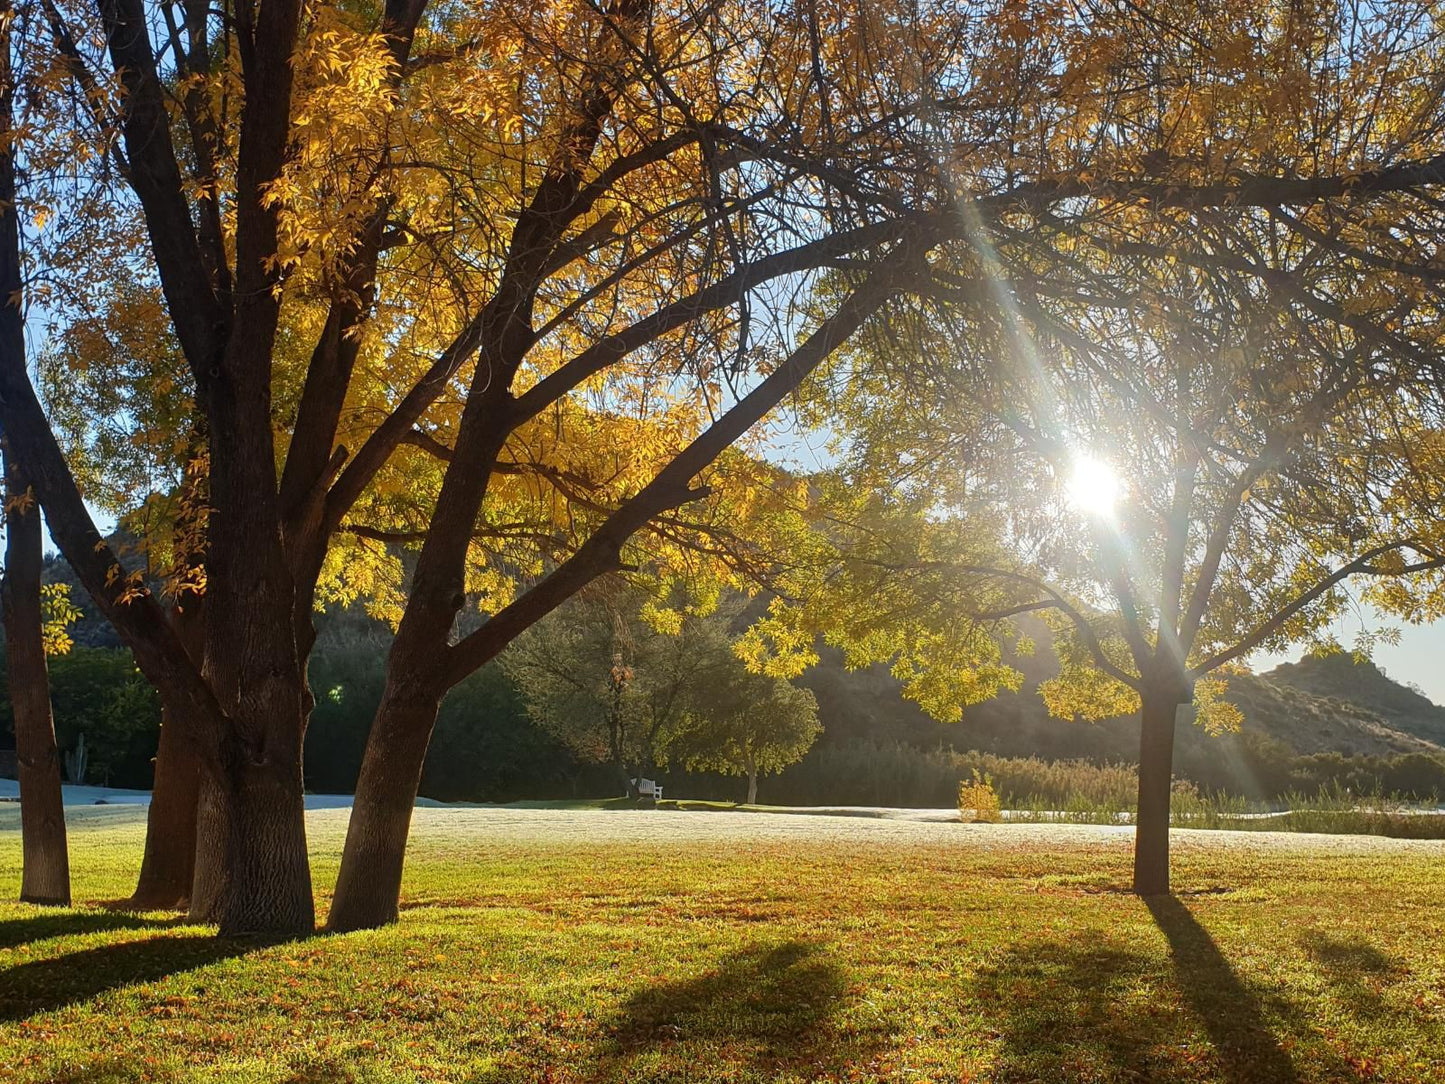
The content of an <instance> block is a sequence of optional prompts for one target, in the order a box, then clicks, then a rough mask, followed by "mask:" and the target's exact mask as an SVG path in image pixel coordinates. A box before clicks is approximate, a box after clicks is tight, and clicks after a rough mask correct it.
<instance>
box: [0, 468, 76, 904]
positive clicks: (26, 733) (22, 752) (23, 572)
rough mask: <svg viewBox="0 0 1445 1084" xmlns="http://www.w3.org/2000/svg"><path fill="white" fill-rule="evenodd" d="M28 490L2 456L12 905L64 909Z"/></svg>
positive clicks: (58, 800) (55, 761)
mask: <svg viewBox="0 0 1445 1084" xmlns="http://www.w3.org/2000/svg"><path fill="white" fill-rule="evenodd" d="M29 489H30V487H29V485H27V484H26V482H25V479H24V477H23V476H22V475H21V474H20V471H19V469H18V468H17V467H16V465H15V464H14V463H13V462H12V461H11V459H10V456H9V455H8V454H7V455H6V457H5V490H6V507H7V512H6V517H5V520H6V534H5V583H4V589H3V595H4V613H5V658H6V662H7V664H8V666H9V670H10V704H11V708H12V710H13V712H14V716H15V759H16V762H17V764H18V767H19V772H18V775H19V777H20V846H21V853H22V866H21V874H20V898H21V900H23V901H24V902H26V903H45V904H56V905H59V906H61V907H67V906H69V905H70V857H69V854H68V853H67V851H66V846H65V803H64V801H63V799H62V796H61V791H60V752H59V750H58V749H57V748H56V745H55V724H54V721H53V720H52V718H51V715H50V677H49V674H48V672H47V670H46V666H45V646H44V642H43V640H42V637H41V621H42V616H41V612H40V573H41V568H42V563H43V559H42V552H41V542H40V505H38V504H37V503H35V500H34V498H33V497H32V496H31V495H30V492H29Z"/></svg>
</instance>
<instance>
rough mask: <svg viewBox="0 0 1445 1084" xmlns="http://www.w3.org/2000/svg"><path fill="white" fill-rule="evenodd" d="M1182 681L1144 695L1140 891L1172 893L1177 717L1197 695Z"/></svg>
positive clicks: (1137, 848) (1137, 856) (1157, 684)
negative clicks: (1181, 707) (1171, 818)
mask: <svg viewBox="0 0 1445 1084" xmlns="http://www.w3.org/2000/svg"><path fill="white" fill-rule="evenodd" d="M1185 688H1186V686H1185V684H1184V682H1183V681H1182V680H1181V679H1176V680H1155V681H1146V682H1145V683H1144V688H1143V690H1142V691H1141V693H1140V712H1139V811H1138V814H1137V818H1136V820H1135V831H1134V891H1135V892H1137V893H1138V894H1139V895H1141V896H1155V895H1161V894H1163V893H1166V892H1168V891H1169V794H1170V789H1171V785H1172V783H1173V774H1174V729H1175V716H1176V714H1177V712H1178V709H1179V705H1180V704H1187V703H1189V702H1190V700H1191V699H1192V695H1191V694H1190V693H1189V692H1187V691H1185Z"/></svg>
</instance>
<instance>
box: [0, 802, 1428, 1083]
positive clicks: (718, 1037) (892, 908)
mask: <svg viewBox="0 0 1445 1084" xmlns="http://www.w3.org/2000/svg"><path fill="white" fill-rule="evenodd" d="M649 815H651V814H646V813H626V814H615V813H605V812H601V811H594V812H591V813H567V812H560V811H552V812H537V813H531V814H527V816H530V817H531V818H532V819H533V821H536V820H537V819H538V818H552V819H553V820H552V821H550V822H547V823H557V824H567V823H570V822H568V821H567V818H577V817H591V818H592V819H593V820H594V821H596V820H605V819H607V818H612V822H613V823H615V824H618V825H620V826H621V829H620V830H619V831H618V832H616V833H613V834H612V836H611V837H610V838H606V839H598V838H597V837H595V836H589V835H588V834H587V832H586V831H585V830H581V831H571V830H570V829H569V831H567V832H557V833H554V834H551V835H549V834H547V833H545V832H543V833H541V834H538V833H536V832H533V833H531V834H520V835H519V834H516V833H514V832H511V831H509V830H508V828H507V825H506V824H505V823H504V824H501V825H497V824H495V823H494V821H495V818H497V816H498V815H497V814H495V813H491V814H488V813H486V812H485V811H466V815H465V816H463V815H462V813H461V812H460V811H453V810H430V809H428V810H420V811H418V814H417V818H416V832H415V837H414V846H413V850H412V855H411V860H410V865H409V868H408V880H407V895H406V899H405V901H404V907H405V910H404V913H403V916H402V921H401V923H400V925H398V926H396V927H395V928H392V929H388V930H382V931H378V932H369V933H361V934H352V935H347V936H341V937H324V936H323V937H317V938H315V939H312V940H309V941H304V942H297V943H290V944H279V945H256V944H250V943H244V942H226V941H218V940H216V939H215V938H212V937H210V936H208V935H207V932H206V931H205V930H203V929H197V928H194V927H187V926H183V925H180V924H178V923H177V922H176V920H175V919H174V917H172V916H168V915H159V914H156V915H133V914H125V913H117V912H111V911H107V910H105V909H103V908H102V907H101V906H99V905H98V901H103V900H107V899H114V898H116V897H119V896H123V895H125V894H126V893H127V892H129V890H130V888H131V886H132V881H133V877H134V872H135V869H136V867H137V864H138V862H139V857H140V846H141V841H142V833H143V827H144V826H143V820H142V818H143V816H144V813H143V811H141V810H137V809H123V808H116V807H111V808H100V809H95V810H82V811H79V813H78V814H77V816H75V817H74V818H73V822H74V826H73V828H72V838H71V854H72V866H73V868H74V871H75V887H76V896H77V898H78V899H79V900H82V901H86V902H85V904H84V905H83V906H81V907H78V908H76V909H75V910H71V911H60V912H57V911H41V910H39V909H35V908H30V907H22V906H20V905H17V904H10V903H5V904H3V905H0V1021H3V1022H0V1067H3V1068H0V1079H4V1080H6V1081H17V1082H20V1081H72V1082H82V1081H84V1082H87V1084H100V1082H104V1081H138V1080H156V1081H170V1080H178V1081H181V1080H184V1081H189V1080H218V1081H219V1080H225V1081H230V1080H235V1081H278V1082H279V1081H288V1082H293V1084H301V1082H340V1081H407V1082H412V1081H431V1080H438V1081H457V1082H463V1081H470V1082H474V1084H503V1082H509V1081H537V1082H543V1081H547V1082H553V1084H562V1082H571V1081H589V1082H590V1081H631V1082H636V1081H677V1082H684V1081H686V1082H690V1084H702V1082H705V1081H762V1080H768V1081H814V1080H849V1081H878V1080H887V1081H900V1082H901V1081H907V1082H911V1084H920V1082H923V1081H951V1082H959V1081H1041V1082H1045V1081H1046V1082H1058V1081H1216V1080H1217V1081H1259V1082H1261V1084H1265V1082H1268V1084H1289V1082H1311V1081H1359V1080H1380V1081H1421V1082H1431V1084H1439V1082H1441V1081H1445V877H1442V873H1445V847H1442V845H1440V844H1431V843H1415V844H1409V843H1394V842H1391V843H1385V844H1381V845H1380V846H1379V847H1378V848H1377V849H1375V850H1371V851H1362V852H1359V853H1351V854H1336V853H1333V852H1331V851H1330V850H1329V849H1328V848H1327V847H1325V846H1321V845H1320V844H1319V843H1316V844H1314V845H1313V846H1311V847H1307V848H1300V847H1294V846H1291V845H1290V844H1288V843H1286V844H1284V845H1278V842H1279V841H1278V837H1264V836H1258V835H1255V834H1250V835H1249V836H1248V837H1247V840H1248V842H1246V843H1245V844H1231V845H1214V843H1212V842H1209V841H1208V840H1205V838H1204V837H1202V836H1199V837H1196V841H1195V842H1194V843H1192V844H1189V845H1181V846H1180V847H1179V848H1178V853H1177V863H1176V870H1177V874H1176V888H1177V890H1178V893H1179V894H1178V896H1177V897H1172V898H1169V899H1166V900H1161V901H1156V902H1153V903H1150V904H1146V903H1144V902H1142V901H1140V900H1138V899H1136V898H1134V897H1132V896H1130V895H1128V894H1127V893H1125V892H1123V891H1121V888H1122V886H1123V885H1125V884H1126V883H1127V875H1128V866H1129V851H1128V843H1127V836H1126V835H1125V834H1118V833H1116V834H1114V835H1112V836H1110V837H1107V838H1106V841H1105V842H1104V843H1103V844H1100V842H1099V837H1098V835H1097V833H1098V832H1101V831H1106V830H1103V829H1079V828H1068V827H1059V828H1040V829H1039V830H1038V831H1037V832H1035V833H1034V834H1032V835H1028V836H1020V835H1018V834H1017V833H1019V832H1020V831H1021V830H1019V829H1014V830H1012V831H1013V832H1014V833H1015V834H1014V835H1005V834H997V833H998V832H999V831H1000V830H999V829H996V828H995V827H994V826H968V825H908V824H903V825H898V824H894V823H892V822H886V821H870V820H856V819H849V820H846V821H839V822H838V823H840V824H845V825H848V826H851V827H849V828H848V829H847V830H841V829H840V830H832V829H831V828H830V829H829V830H822V829H821V828H812V827H795V828H790V829H789V830H790V832H791V834H782V829H781V828H777V829H775V830H774V831H772V832H769V831H766V830H765V831H762V832H761V833H760V834H759V835H758V836H757V837H756V838H751V837H749V836H747V835H746V834H745V833H744V834H739V832H737V831H735V830H731V829H730V830H729V832H728V834H726V835H724V836H720V837H718V838H716V839H709V838H706V835H705V831H706V830H700V829H698V828H697V827H696V826H697V825H699V824H701V825H723V824H731V823H733V821H732V818H741V817H744V816H746V815H744V814H726V813H717V814H682V813H675V814H655V815H653V816H665V817H671V818H673V820H674V821H683V820H685V821H686V822H687V823H688V824H689V825H690V826H692V827H690V828H689V829H688V832H689V834H688V835H687V836H686V837H683V838H669V835H668V832H667V831H650V830H646V829H642V830H636V831H634V826H635V825H639V824H641V825H645V824H647V823H649V822H646V821H644V820H639V819H637V818H645V817H647V816H649ZM345 816H346V814H345V811H341V810H329V811H321V812H317V813H313V814H312V815H311V821H310V824H311V838H312V845H313V854H314V858H315V870H316V874H317V881H318V887H319V889H320V890H321V892H322V893H323V899H322V901H321V903H322V907H323V909H324V907H325V902H326V901H325V899H324V894H325V893H326V892H329V890H330V886H331V883H332V881H333V880H334V878H335V875H336V866H337V858H338V855H339V852H340V848H341V841H342V834H343V831H344V826H345ZM489 818H490V819H489ZM619 818H632V819H630V820H627V819H619ZM752 820H753V821H754V822H757V823H759V824H775V825H789V826H791V825H793V823H794V822H793V821H792V819H791V818H783V817H756V818H752ZM824 820H825V818H809V819H808V821H807V822H802V821H799V822H798V823H799V824H806V825H811V826H821V824H822V822H823V821H824ZM16 822H17V816H16V812H15V811H14V810H13V809H11V810H4V811H0V896H3V898H6V899H9V898H13V896H14V894H15V893H16V891H17V890H18V881H19V860H20V845H19V833H18V831H16V830H15V826H16ZM652 823H657V824H663V823H671V822H663V821H656V822H652ZM478 826H480V827H478ZM584 828H585V825H584ZM1004 831H1005V832H1006V831H1008V830H1004ZM950 833H952V834H950ZM990 833H995V834H992V835H991V834H990ZM1071 833H1073V835H1072V836H1071ZM1089 833H1094V834H1092V835H1091V834H1089ZM1178 835H1187V833H1179V834H1178ZM1212 838H1213V839H1216V840H1217V839H1220V838H1225V837H1212ZM1242 838H1243V837H1242ZM1086 843H1087V845H1085V844H1086Z"/></svg>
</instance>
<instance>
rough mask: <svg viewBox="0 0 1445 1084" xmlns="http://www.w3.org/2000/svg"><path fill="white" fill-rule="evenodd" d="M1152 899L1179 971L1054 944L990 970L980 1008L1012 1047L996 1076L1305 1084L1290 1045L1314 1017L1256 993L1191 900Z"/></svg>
mask: <svg viewBox="0 0 1445 1084" xmlns="http://www.w3.org/2000/svg"><path fill="white" fill-rule="evenodd" d="M1146 902H1147V906H1148V908H1149V911H1150V914H1151V915H1152V916H1153V919H1154V921H1155V923H1156V924H1157V925H1158V927H1159V929H1160V931H1161V932H1162V933H1163V934H1164V937H1165V939H1166V940H1167V942H1168V946H1169V957H1170V959H1169V962H1168V963H1164V962H1161V960H1160V958H1159V954H1158V952H1157V951H1152V952H1151V951H1147V950H1138V951H1136V950H1135V949H1134V948H1133V947H1132V946H1128V945H1120V944H1104V945H1099V944H1093V945H1089V944H1083V943H1078V942H1059V941H1043V942H1031V943H1026V944H1020V945H1016V946H1013V947H1011V948H1010V949H1009V950H1008V951H1007V952H1005V953H1004V954H1002V955H1001V956H997V957H994V958H992V959H991V960H989V962H988V963H987V965H986V966H985V967H983V968H981V969H980V971H979V973H978V976H977V978H976V981H975V984H974V987H973V991H972V994H971V1001H972V1002H973V1003H974V1004H973V1008H975V1009H976V1010H977V1011H978V1012H979V1014H980V1016H981V1017H982V1018H983V1020H984V1021H985V1022H986V1023H987V1024H988V1025H990V1026H991V1028H992V1030H993V1031H994V1033H995V1034H996V1035H997V1036H998V1038H999V1040H1000V1045H999V1046H998V1047H997V1048H996V1061H995V1064H994V1066H993V1068H992V1070H991V1072H990V1075H989V1077H988V1079H990V1080H991V1081H996V1082H998V1084H1005V1082H1009V1084H1013V1082H1021V1081H1041V1080H1047V1081H1051V1082H1053V1081H1057V1082H1059V1084H1064V1082H1071V1081H1072V1082H1079V1081H1098V1080H1147V1081H1151V1082H1157V1084H1168V1082H1176V1081H1177V1082H1182V1081H1197V1080H1199V1079H1201V1077H1207V1078H1208V1079H1210V1080H1219V1081H1228V1082H1230V1084H1299V1082H1300V1080H1301V1077H1300V1073H1299V1071H1298V1070H1297V1069H1296V1067H1295V1065H1294V1062H1293V1060H1292V1058H1291V1056H1290V1054H1289V1051H1288V1050H1287V1048H1286V1047H1287V1045H1288V1044H1290V1043H1292V1042H1293V1041H1294V1040H1295V1039H1297V1038H1302V1037H1304V1036H1306V1035H1307V1034H1308V1033H1309V1031H1310V1028H1309V1023H1308V1021H1307V1020H1304V1019H1302V1017H1301V1014H1300V1012H1299V1011H1298V1010H1296V1009H1294V1008H1293V1007H1291V1006H1290V1005H1289V1004H1288V1003H1286V1002H1285V1001H1283V1000H1282V999H1279V998H1273V997H1272V998H1270V999H1268V1001H1265V1000H1264V999H1262V998H1261V997H1260V996H1259V995H1258V994H1257V993H1256V992H1255V991H1253V990H1251V989H1250V987H1249V986H1248V985H1247V984H1246V983H1245V982H1244V981H1243V980H1242V979H1241V978H1240V976H1239V975H1238V974H1237V973H1236V972H1235V971H1234V969H1233V968H1232V967H1231V966H1230V964H1229V961H1228V960H1227V959H1226V958H1225V956H1224V954H1223V953H1222V952H1221V951H1220V949H1219V947H1218V945H1216V944H1215V942H1214V940H1213V939H1212V938H1211V937H1210V936H1209V933H1208V931H1206V930H1205V929H1204V927H1203V926H1201V925H1200V924H1199V922H1198V921H1197V920H1196V919H1195V918H1194V916H1193V915H1192V914H1190V912H1189V910H1188V909H1187V908H1186V907H1185V906H1184V905H1183V904H1182V903H1180V902H1179V900H1177V899H1175V898H1174V897H1172V896H1167V897H1157V898H1154V899H1150V900H1148V901H1146ZM1271 1019H1272V1020H1275V1021H1279V1022H1280V1027H1281V1028H1282V1029H1283V1030H1282V1034H1283V1035H1284V1042H1283V1043H1282V1042H1281V1039H1280V1038H1277V1037H1276V1035H1275V1033H1274V1032H1273V1031H1271V1028H1270V1025H1269V1023H1267V1021H1268V1020H1271ZM1201 1032H1203V1035H1204V1036H1207V1038H1208V1042H1207V1043H1205V1042H1202V1041H1201V1035H1200V1033H1201ZM1206 1068H1207V1071H1204V1070H1205V1069H1206Z"/></svg>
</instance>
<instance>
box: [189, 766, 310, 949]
mask: <svg viewBox="0 0 1445 1084" xmlns="http://www.w3.org/2000/svg"><path fill="white" fill-rule="evenodd" d="M201 790H202V795H203V799H202V802H201V803H200V804H199V805H198V811H201V819H202V821H205V820H207V819H209V825H207V826H206V828H207V830H209V832H211V833H214V834H213V835H212V836H211V839H212V840H213V841H215V842H218V843H219V848H218V850H219V857H220V863H219V870H218V872H219V874H220V876H219V877H218V878H217V880H218V882H219V883H218V884H216V886H215V891H214V896H213V897H212V898H210V899H207V900H202V901H200V902H201V903H202V904H203V905H204V906H205V907H206V908H207V912H208V918H213V919H214V921H215V922H216V924H217V925H218V926H219V928H220V929H219V932H220V934H221V935H222V936H223V937H232V936H237V935H247V934H257V935H262V936H268V937H276V936H281V937H291V936H301V935H306V934H310V933H311V932H312V931H313V930H314V929H315V924H316V917H315V907H314V903H313V901H312V898H311V867H310V864H309V861H308V858H307V853H306V819H305V802H304V797H303V791H302V785H301V758H300V753H299V751H297V750H292V749H287V748H284V747H283V748H280V749H276V750H266V749H265V748H264V747H257V746H254V745H246V744H243V743H242V742H241V741H240V740H234V741H228V742H227V747H226V748H225V749H224V750H223V752H222V763H221V765H220V770H219V771H217V772H209V773H207V777H206V778H203V781H202V788H201ZM199 888H200V885H199V883H198V884H197V894H198V895H199Z"/></svg>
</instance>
